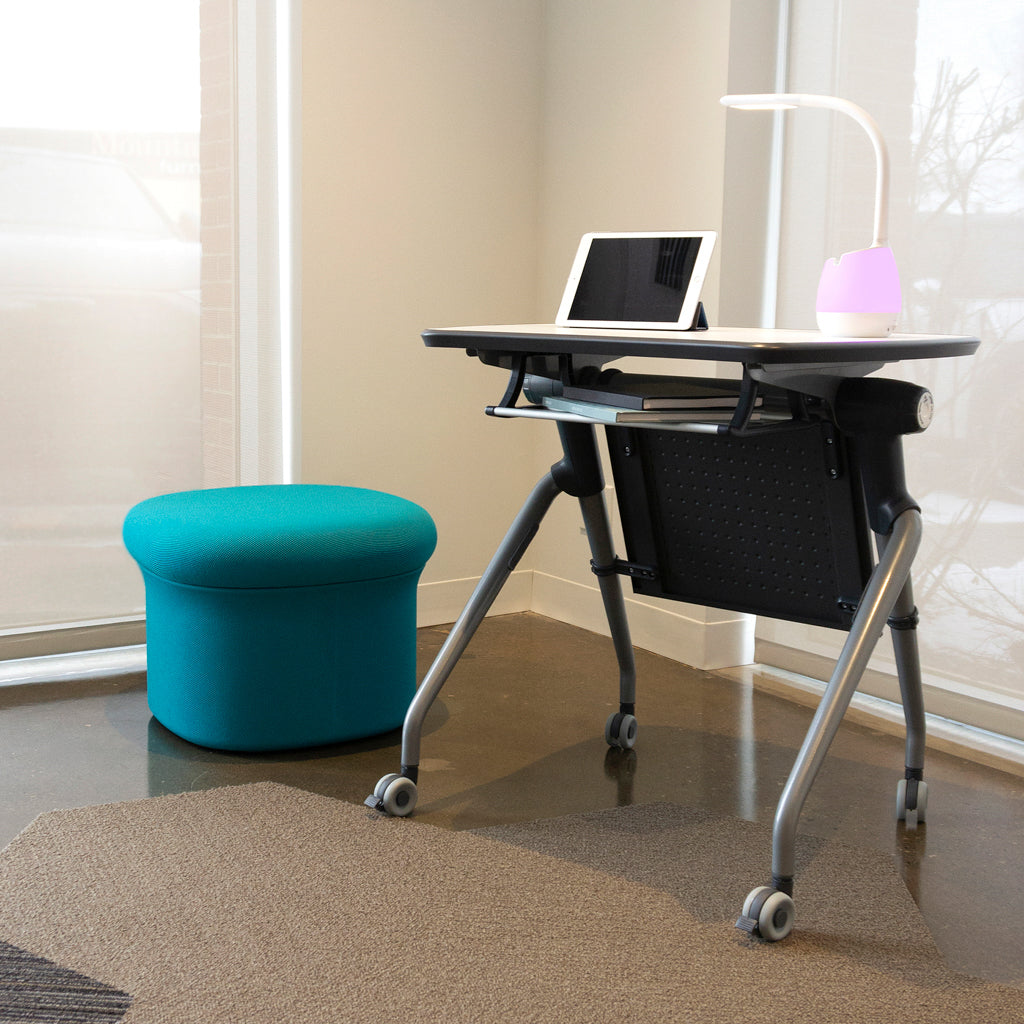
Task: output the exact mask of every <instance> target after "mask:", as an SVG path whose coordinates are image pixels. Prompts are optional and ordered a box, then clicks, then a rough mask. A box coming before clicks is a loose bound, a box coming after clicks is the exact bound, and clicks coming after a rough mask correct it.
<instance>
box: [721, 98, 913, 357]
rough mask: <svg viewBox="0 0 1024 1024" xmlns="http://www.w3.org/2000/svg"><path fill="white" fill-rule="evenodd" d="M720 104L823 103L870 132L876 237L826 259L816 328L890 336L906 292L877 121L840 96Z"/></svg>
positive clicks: (774, 107)
mask: <svg viewBox="0 0 1024 1024" xmlns="http://www.w3.org/2000/svg"><path fill="white" fill-rule="evenodd" d="M721 103H722V105H723V106H726V107H736V108H737V109H740V110H789V109H793V108H794V107H824V108H827V109H829V110H838V111H840V112H841V113H844V114H847V115H848V116H850V117H852V118H853V119H854V120H855V121H856V122H857V123H858V124H859V125H860V126H861V127H862V128H863V129H864V130H865V131H866V132H867V134H868V138H869V139H870V140H871V144H872V146H873V147H874V150H875V165H876V173H875V221H874V238H873V239H872V242H871V245H870V247H869V248H867V249H857V250H856V251H854V252H847V253H844V254H843V255H842V256H838V257H830V258H829V259H827V260H826V261H825V266H824V268H823V269H822V272H821V280H820V281H819V283H818V299H817V302H816V304H815V310H816V312H817V316H818V328H819V329H820V330H821V331H822V332H823V333H824V334H828V335H831V336H833V337H844V338H884V337H887V336H888V335H889V334H890V333H891V332H892V330H893V329H894V328H895V326H896V322H897V320H899V315H900V310H901V308H902V306H903V297H902V293H901V291H900V277H899V271H898V270H897V268H896V258H895V257H894V256H893V253H892V249H890V248H889V245H888V241H889V240H888V218H889V154H888V151H887V149H886V146H885V140H884V139H883V138H882V133H881V132H880V131H879V128H878V125H877V124H876V123H875V120H874V119H873V118H872V117H871V115H870V114H868V113H867V111H866V110H864V109H863V108H861V107H858V106H857V105H856V104H855V103H851V102H850V101H849V100H843V99H839V98H838V97H836V96H815V95H811V94H808V93H754V94H750V95H744V96H723V97H722V99H721Z"/></svg>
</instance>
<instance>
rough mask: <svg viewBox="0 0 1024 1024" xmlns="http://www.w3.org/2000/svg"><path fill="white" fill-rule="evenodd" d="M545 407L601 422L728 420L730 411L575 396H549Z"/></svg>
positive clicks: (697, 421)
mask: <svg viewBox="0 0 1024 1024" xmlns="http://www.w3.org/2000/svg"><path fill="white" fill-rule="evenodd" d="M543 401H544V408H546V409H551V410H552V412H571V413H574V414H575V415H577V416H586V417H587V418H588V419H592V420H597V421H598V422H600V423H708V422H716V421H720V422H722V423H728V422H729V418H730V415H731V413H730V411H729V409H727V408H719V409H623V408H621V407H619V406H615V405H603V404H601V403H600V402H583V401H576V400H575V399H571V398H558V397H556V396H553V395H548V396H545V398H544V400H543Z"/></svg>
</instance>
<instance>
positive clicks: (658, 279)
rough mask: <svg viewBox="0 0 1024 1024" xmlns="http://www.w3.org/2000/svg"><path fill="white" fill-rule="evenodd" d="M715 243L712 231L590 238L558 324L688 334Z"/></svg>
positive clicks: (585, 240)
mask: <svg viewBox="0 0 1024 1024" xmlns="http://www.w3.org/2000/svg"><path fill="white" fill-rule="evenodd" d="M709 236H710V237H709ZM713 244H714V234H713V233H711V232H699V233H691V234H673V235H670V234H665V235H611V236H609V235H590V236H586V237H585V239H584V241H583V243H582V244H581V247H580V253H579V254H578V259H577V263H576V265H575V266H574V268H573V274H572V275H571V276H570V281H569V285H568V287H567V289H566V295H565V296H564V298H563V304H562V308H561V309H560V310H559V320H558V321H556V322H562V323H566V324H580V325H583V324H621V325H629V324H634V325H641V324H643V325H650V326H656V325H663V326H665V327H675V328H680V327H682V328H684V329H685V328H687V327H689V326H690V324H691V323H692V320H693V316H694V313H695V311H696V305H697V301H698V299H699V297H700V288H701V285H702V284H703V283H704V274H705V272H706V270H707V264H708V261H709V259H710V250H711V247H712V246H713Z"/></svg>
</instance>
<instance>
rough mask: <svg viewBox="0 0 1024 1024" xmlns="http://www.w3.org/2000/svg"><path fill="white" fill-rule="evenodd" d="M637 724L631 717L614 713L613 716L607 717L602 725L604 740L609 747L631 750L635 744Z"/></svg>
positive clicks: (621, 713)
mask: <svg viewBox="0 0 1024 1024" xmlns="http://www.w3.org/2000/svg"><path fill="white" fill-rule="evenodd" d="M636 730H637V722H636V718H635V717H634V716H633V715H629V714H625V713H624V712H622V711H616V712H615V714H614V715H609V716H608V721H607V722H605V724H604V740H605V743H607V744H608V746H609V747H620V748H621V749H623V750H632V749H633V744H634V743H636Z"/></svg>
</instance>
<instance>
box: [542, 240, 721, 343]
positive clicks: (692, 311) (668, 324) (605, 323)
mask: <svg viewBox="0 0 1024 1024" xmlns="http://www.w3.org/2000/svg"><path fill="white" fill-rule="evenodd" d="M596 238H699V239H700V243H701V244H700V248H699V249H698V250H697V259H696V261H695V263H694V266H693V273H692V275H691V276H690V283H689V285H688V286H687V289H686V294H685V295H684V296H683V304H682V307H681V308H680V310H679V319H678V321H671V320H656V321H638V320H572V319H570V318H569V311H570V310H571V309H572V304H573V300H574V299H575V298H576V289H577V287H578V286H579V283H580V277H581V276H582V274H583V268H584V266H585V265H586V262H587V256H588V254H589V253H590V246H591V243H592V242H593V241H594V239H596ZM717 238H718V233H717V232H715V231H591V232H588V233H587V234H585V235H584V236H583V238H582V239H580V244H579V248H578V249H577V250H576V258H575V259H574V260H573V264H572V270H571V271H570V272H569V280H568V281H567V282H566V285H565V291H564V292H563V293H562V301H561V304H560V305H559V307H558V315H557V316H556V317H555V325H556V326H558V327H615V328H635V329H637V330H664V331H688V330H690V329H691V327H692V326H693V321H694V318H695V317H696V315H697V303H698V302H700V292H701V288H703V286H704V278H705V277H706V276H707V272H708V267H709V266H710V264H711V256H712V253H713V252H714V248H715V241H716V239H717Z"/></svg>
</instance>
